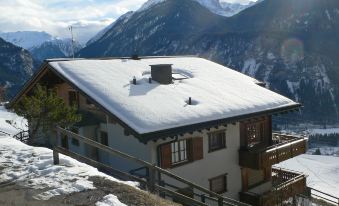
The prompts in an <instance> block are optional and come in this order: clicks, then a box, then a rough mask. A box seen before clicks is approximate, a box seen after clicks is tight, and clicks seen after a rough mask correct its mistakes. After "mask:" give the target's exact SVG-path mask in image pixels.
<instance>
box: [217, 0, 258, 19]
mask: <svg viewBox="0 0 339 206" xmlns="http://www.w3.org/2000/svg"><path fill="white" fill-rule="evenodd" d="M261 1H263V0H258V1H257V2H253V1H251V2H250V3H248V4H239V3H228V2H220V6H221V7H222V9H223V13H224V16H233V15H236V14H238V13H240V12H241V11H242V10H245V9H247V8H249V7H251V6H253V5H255V4H257V3H259V2H261Z"/></svg>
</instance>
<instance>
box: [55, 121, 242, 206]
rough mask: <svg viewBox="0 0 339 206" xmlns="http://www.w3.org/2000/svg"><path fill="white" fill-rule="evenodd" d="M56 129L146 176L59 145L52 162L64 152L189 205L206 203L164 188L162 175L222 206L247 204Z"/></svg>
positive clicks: (81, 137) (84, 138)
mask: <svg viewBox="0 0 339 206" xmlns="http://www.w3.org/2000/svg"><path fill="white" fill-rule="evenodd" d="M56 131H57V133H58V138H59V139H60V137H61V135H65V136H67V137H72V138H74V139H77V140H79V141H81V142H83V143H85V144H87V145H90V146H92V147H95V148H97V149H99V150H101V151H105V152H107V153H109V154H110V155H113V156H116V157H120V158H124V159H125V160H128V161H132V162H134V163H137V164H139V165H140V166H141V167H140V168H147V177H146V178H141V177H138V176H137V175H133V174H130V173H127V172H123V171H120V170H117V169H115V168H112V167H110V166H108V165H106V164H103V163H100V162H97V161H95V160H92V159H89V158H87V157H83V156H81V155H79V154H76V153H74V152H71V151H69V150H67V149H65V148H62V147H60V146H56V147H55V148H54V150H53V158H54V164H59V155H58V154H59V153H62V154H65V155H67V156H70V157H73V158H75V159H77V160H79V161H85V162H86V163H88V164H90V165H92V166H95V167H102V168H105V169H109V170H110V171H112V173H114V174H115V175H117V176H119V177H124V178H127V179H132V180H135V181H138V182H140V183H142V184H144V185H145V186H146V187H147V188H148V190H149V191H150V192H153V193H156V192H159V194H161V195H164V194H166V195H167V196H171V197H173V198H175V199H176V200H178V199H179V200H183V201H184V202H188V203H189V205H201V206H206V205H207V204H206V203H204V202H202V201H200V200H197V199H194V198H191V197H188V196H185V195H183V194H180V193H179V192H177V191H173V190H170V189H168V188H166V186H165V184H164V181H163V180H162V178H161V177H162V176H163V175H165V176H166V177H168V178H172V179H174V180H175V181H177V182H179V183H180V184H184V185H187V186H188V187H190V188H192V189H194V190H195V191H196V192H198V191H199V194H200V195H205V196H206V197H207V196H209V197H212V198H214V200H215V203H216V204H217V205H218V206H223V205H227V206H238V205H239V206H248V205H247V204H245V203H242V202H239V201H237V200H233V199H230V198H227V197H224V196H222V195H219V194H217V193H215V192H212V191H210V190H208V189H206V188H204V187H201V186H199V185H197V184H195V183H193V182H191V181H189V180H186V179H184V178H182V177H179V176H177V175H175V174H173V173H171V172H170V171H168V170H165V169H162V168H160V167H158V166H156V165H153V164H151V163H149V162H146V161H144V160H141V159H139V158H137V157H134V156H131V155H129V154H126V153H123V152H121V151H118V150H115V149H113V148H111V147H108V146H106V145H103V144H100V143H98V142H96V141H93V140H91V139H89V138H86V137H83V136H81V135H78V134H75V133H73V132H71V131H68V130H66V129H63V128H61V127H57V128H56ZM138 169H139V168H138ZM136 171H138V170H136Z"/></svg>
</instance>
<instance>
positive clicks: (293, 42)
mask: <svg viewBox="0 0 339 206" xmlns="http://www.w3.org/2000/svg"><path fill="white" fill-rule="evenodd" d="M281 57H282V58H283V59H284V60H285V62H287V63H294V62H297V61H300V60H302V59H304V44H303V42H302V41H300V40H299V39H296V38H290V39H287V40H285V41H284V43H283V44H282V46H281Z"/></svg>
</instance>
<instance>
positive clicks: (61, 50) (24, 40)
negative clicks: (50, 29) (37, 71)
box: [0, 31, 83, 64]
mask: <svg viewBox="0 0 339 206" xmlns="http://www.w3.org/2000/svg"><path fill="white" fill-rule="evenodd" d="M0 37H3V38H4V40H6V41H8V42H11V43H12V44H14V45H16V46H19V47H22V48H24V49H26V50H28V51H29V52H31V54H32V56H33V58H34V59H35V60H37V62H38V64H39V63H41V62H42V61H43V60H44V59H49V58H64V57H70V56H72V55H73V51H72V50H73V48H72V47H73V46H72V40H71V39H70V38H58V37H54V36H52V35H50V34H48V33H46V32H37V31H18V32H7V33H0ZM73 45H74V53H76V52H78V51H79V50H80V49H81V48H82V47H83V46H82V45H81V44H80V43H79V42H77V41H75V42H74V43H73Z"/></svg>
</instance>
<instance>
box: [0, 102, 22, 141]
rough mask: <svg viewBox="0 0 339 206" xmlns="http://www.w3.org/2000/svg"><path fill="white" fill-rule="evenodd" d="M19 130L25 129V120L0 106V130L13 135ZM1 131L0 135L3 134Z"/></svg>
mask: <svg viewBox="0 0 339 206" xmlns="http://www.w3.org/2000/svg"><path fill="white" fill-rule="evenodd" d="M21 130H27V120H26V119H24V118H22V117H19V116H18V115H16V114H13V113H11V112H8V111H7V110H6V109H5V108H4V106H0V131H2V132H6V133H8V134H10V135H14V134H17V133H19V132H20V131H21ZM2 132H0V137H1V134H4V133H2Z"/></svg>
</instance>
